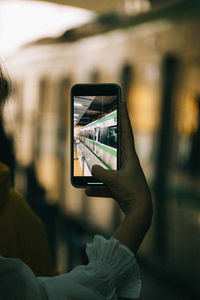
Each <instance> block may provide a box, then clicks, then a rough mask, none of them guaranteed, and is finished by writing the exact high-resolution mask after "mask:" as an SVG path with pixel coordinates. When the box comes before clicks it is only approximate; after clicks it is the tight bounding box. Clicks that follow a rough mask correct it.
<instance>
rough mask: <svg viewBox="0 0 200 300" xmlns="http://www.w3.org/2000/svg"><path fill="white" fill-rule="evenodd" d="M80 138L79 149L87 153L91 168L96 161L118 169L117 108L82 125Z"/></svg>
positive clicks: (106, 166) (107, 167)
mask: <svg viewBox="0 0 200 300" xmlns="http://www.w3.org/2000/svg"><path fill="white" fill-rule="evenodd" d="M78 138H79V140H80V143H79V146H78V147H79V150H80V152H81V153H86V154H85V156H86V163H87V165H88V167H89V169H90V170H91V167H92V165H93V164H94V162H95V163H98V164H100V165H101V166H103V167H104V168H106V169H110V170H112V169H114V170H116V169H117V111H116V110H114V111H112V112H111V113H109V114H106V115H105V116H103V117H101V118H100V119H98V120H96V121H94V122H92V123H90V124H88V125H86V126H84V127H82V128H81V129H80V131H79V136H78ZM87 157H88V160H87Z"/></svg>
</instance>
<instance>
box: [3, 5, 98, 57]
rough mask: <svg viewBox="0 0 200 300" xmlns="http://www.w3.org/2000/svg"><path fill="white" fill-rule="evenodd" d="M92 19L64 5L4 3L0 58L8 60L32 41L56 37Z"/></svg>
mask: <svg viewBox="0 0 200 300" xmlns="http://www.w3.org/2000/svg"><path fill="white" fill-rule="evenodd" d="M93 17H94V13H93V12H90V11H88V10H84V9H78V8H73V7H68V6H64V5H57V4H52V3H47V2H42V1H23V0H18V1H16V0H10V1H6V0H3V1H1V3H0V56H1V57H2V56H7V55H8V54H9V53H10V52H12V51H13V50H15V49H16V48H18V47H20V46H21V45H23V44H24V43H27V42H29V41H32V40H34V39H38V38H40V37H45V36H51V37H52V36H56V35H58V34H60V33H62V32H63V31H65V30H67V29H68V28H71V27H75V26H78V25H80V24H83V23H85V22H88V21H89V20H90V19H91V18H93Z"/></svg>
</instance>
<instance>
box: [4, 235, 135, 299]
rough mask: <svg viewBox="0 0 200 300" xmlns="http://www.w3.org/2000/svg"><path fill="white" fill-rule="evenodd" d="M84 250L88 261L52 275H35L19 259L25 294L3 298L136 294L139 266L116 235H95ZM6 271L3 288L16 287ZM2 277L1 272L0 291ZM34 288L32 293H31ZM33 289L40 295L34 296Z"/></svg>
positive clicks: (97, 296)
mask: <svg viewBox="0 0 200 300" xmlns="http://www.w3.org/2000/svg"><path fill="white" fill-rule="evenodd" d="M86 252H87V255H88V259H89V263H88V265H81V266H78V267H76V268H74V269H73V270H72V271H71V272H69V273H66V274H63V275H59V276H55V277H37V278H36V277H35V276H34V274H33V273H32V271H31V270H30V268H29V267H28V266H26V265H25V264H23V263H22V262H21V263H22V264H23V265H25V267H24V271H25V273H24V274H22V275H23V276H25V277H26V278H25V279H24V280H22V281H23V284H24V287H25V288H26V295H25V296H26V297H24V296H23V297H22V296H20V297H19V298H17V297H13V298H11V297H7V298H2V300H7V299H9V300H12V299H15V300H18V299H20V300H21V299H24V300H26V299H28V300H33V299H34V300H35V299H38V300H47V299H48V300H72V299H76V300H79V299H80V300H85V299H87V300H117V299H118V298H119V297H122V298H138V297H139V294H140V289H141V280H140V276H139V269H138V266H137V262H136V259H135V256H134V254H133V253H132V252H131V251H130V250H129V249H128V248H127V247H126V246H124V245H122V244H120V243H119V241H118V240H116V239H115V238H111V239H109V240H107V239H105V238H104V237H103V236H100V235H96V236H95V237H94V241H93V243H92V244H88V245H87V248H86ZM5 260H6V259H5ZM0 268H1V259H0ZM22 269H23V268H22ZM5 271H6V270H5ZM22 273H23V272H22ZM2 274H3V273H2ZM6 274H7V278H8V284H7V288H5V290H6V289H8V290H9V289H10V286H13V285H14V288H16V285H15V283H14V281H13V279H12V278H11V277H12V276H11V274H10V275H9V272H7V271H6V273H5V275H6ZM10 276H11V277H10ZM15 276H16V275H15ZM23 276H22V277H23ZM9 277H10V281H9ZM1 278H2V277H1V272H0V291H1V286H2V285H1ZM13 290H14V289H13ZM28 290H29V292H28ZM33 292H34V293H35V296H34V297H33V296H32V297H31V293H33ZM36 293H37V295H39V296H37V297H36ZM28 295H30V297H28Z"/></svg>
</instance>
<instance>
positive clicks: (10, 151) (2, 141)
mask: <svg viewBox="0 0 200 300" xmlns="http://www.w3.org/2000/svg"><path fill="white" fill-rule="evenodd" d="M10 93H11V81H10V79H9V77H8V76H6V72H3V71H2V68H1V66H0V161H1V162H2V163H4V164H6V165H7V166H8V167H9V168H10V175H11V183H12V185H14V170H15V155H14V147H13V138H12V137H11V136H8V135H7V134H6V132H5V129H4V124H3V114H2V112H3V110H2V109H3V106H4V103H5V100H6V98H7V97H8V96H9V94H10Z"/></svg>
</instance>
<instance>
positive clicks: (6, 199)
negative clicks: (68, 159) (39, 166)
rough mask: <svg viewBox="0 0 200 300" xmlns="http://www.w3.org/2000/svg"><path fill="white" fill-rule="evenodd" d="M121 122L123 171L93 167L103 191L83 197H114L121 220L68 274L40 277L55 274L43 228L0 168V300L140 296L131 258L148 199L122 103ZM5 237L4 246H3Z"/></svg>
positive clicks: (145, 224)
mask: <svg viewBox="0 0 200 300" xmlns="http://www.w3.org/2000/svg"><path fill="white" fill-rule="evenodd" d="M0 84H1V86H0V90H1V99H0V101H1V107H2V105H3V103H4V101H5V98H6V97H7V96H8V90H9V86H8V82H7V81H6V80H5V79H3V76H1V79H0ZM121 120H122V121H121V126H122V127H121V132H122V133H123V135H122V142H123V145H122V168H121V170H119V171H114V170H105V169H103V168H102V167H100V166H97V165H96V166H94V167H93V169H92V175H93V176H94V177H96V178H97V179H98V180H101V181H103V182H104V183H105V184H106V186H107V188H88V189H86V194H87V195H88V196H95V197H112V198H114V199H115V200H116V201H117V203H118V205H119V206H120V208H121V210H122V211H123V212H124V215H125V217H124V220H123V222H122V223H121V224H120V226H119V227H118V228H117V230H116V232H114V234H113V236H112V237H111V238H110V239H109V240H107V239H105V238H104V237H103V236H99V235H97V236H95V237H94V241H93V243H92V244H88V245H87V248H86V252H87V256H88V260H89V263H88V265H86V266H85V265H84V266H78V267H76V268H75V269H73V270H72V271H71V272H69V273H66V274H62V275H59V276H54V277H41V275H43V274H44V275H45V276H47V275H48V276H50V275H52V274H53V272H52V270H51V263H50V256H49V250H48V245H47V241H46V237H45V233H44V230H43V226H42V224H41V221H40V220H39V219H38V218H37V217H36V216H35V215H34V214H33V213H32V211H31V210H30V208H29V207H28V206H27V204H26V203H25V201H24V199H23V198H22V197H21V196H20V195H18V194H17V193H16V192H15V191H14V190H12V189H11V187H10V184H9V170H8V168H7V167H6V166H5V165H3V164H0V203H1V210H0V228H1V227H2V226H1V224H3V226H4V228H3V230H1V229H0V240H1V241H2V243H1V244H0V253H1V254H2V256H1V257H0V296H1V297H0V298H1V299H2V300H5V299H9V300H11V299H15V300H18V299H20V300H21V299H23V300H26V299H29V300H32V299H41V300H42V299H49V300H54V299H56V300H59V299H62V300H65V299H86V300H89V299H91V300H100V299H110V300H111V299H113V300H114V299H121V298H123V299H124V298H129V299H133V298H134V299H135V298H137V297H138V296H139V293H140V289H141V281H140V278H139V272H138V266H137V263H136V259H135V256H134V254H135V253H136V252H137V250H138V247H139V246H140V244H141V242H142V240H143V238H144V236H145V234H146V232H147V231H148V229H149V227H150V224H151V218H152V200H151V193H150V190H149V187H148V184H147V182H146V179H145V176H144V174H143V171H142V168H141V166H140V163H139V159H138V157H137V154H136V151H135V146H134V138H133V134H132V129H131V125H130V120H129V116H128V112H127V109H126V106H125V104H122V105H121ZM0 146H1V145H0ZM5 214H6V216H7V219H6V218H5ZM2 219H4V222H2ZM5 220H7V223H6V222H5ZM9 226H10V227H9ZM5 235H6V236H7V245H5V244H6V243H4V242H3V241H6V238H5ZM33 236H34V237H35V238H33ZM27 240H28V242H27ZM9 243H10V244H9ZM6 246H7V249H6ZM37 248H39V249H40V250H39V251H38V250H37ZM10 249H12V251H10ZM9 251H10V252H9ZM35 251H36V252H35ZM45 253H46V256H45ZM14 257H16V258H20V259H16V258H14ZM36 275H40V276H38V277H36Z"/></svg>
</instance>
